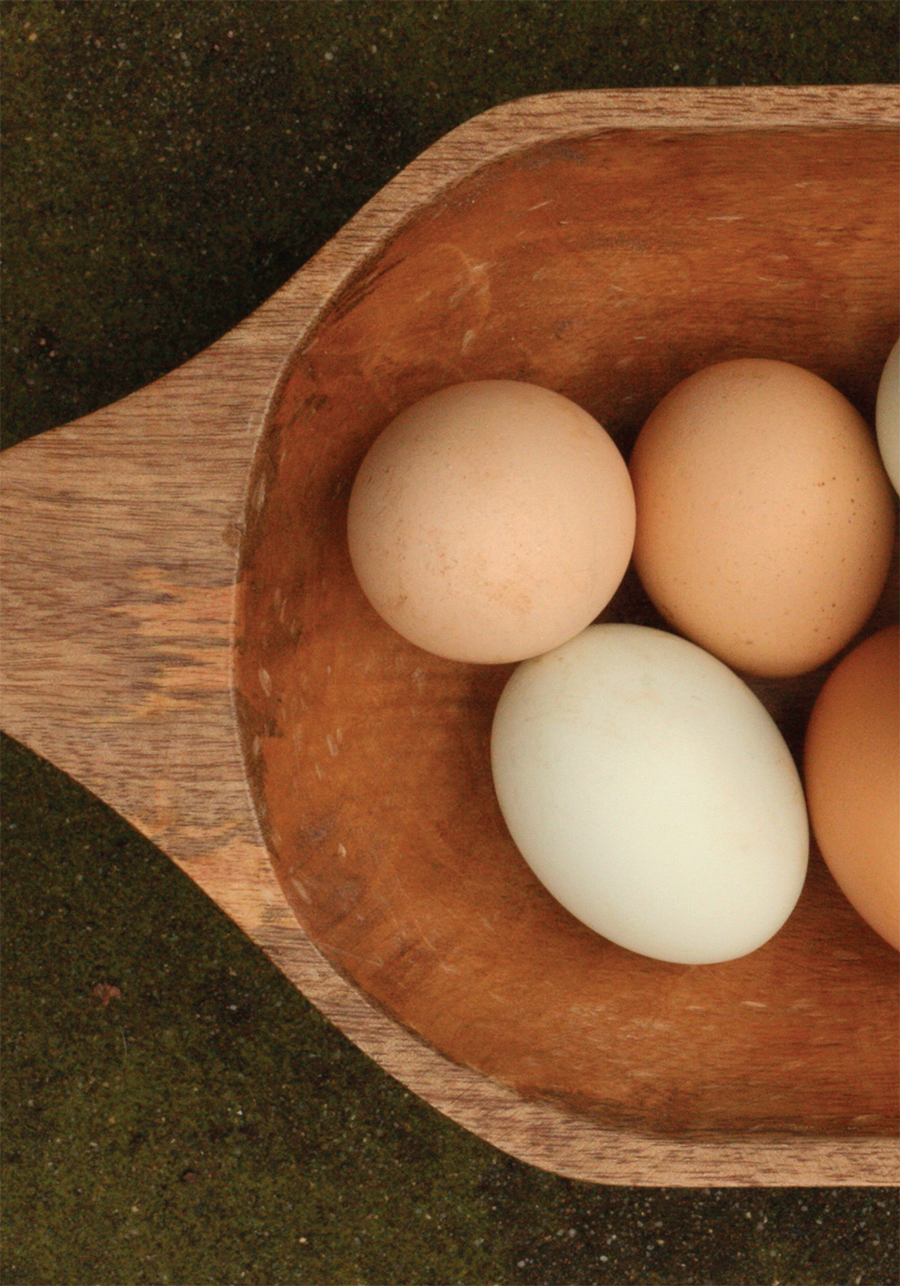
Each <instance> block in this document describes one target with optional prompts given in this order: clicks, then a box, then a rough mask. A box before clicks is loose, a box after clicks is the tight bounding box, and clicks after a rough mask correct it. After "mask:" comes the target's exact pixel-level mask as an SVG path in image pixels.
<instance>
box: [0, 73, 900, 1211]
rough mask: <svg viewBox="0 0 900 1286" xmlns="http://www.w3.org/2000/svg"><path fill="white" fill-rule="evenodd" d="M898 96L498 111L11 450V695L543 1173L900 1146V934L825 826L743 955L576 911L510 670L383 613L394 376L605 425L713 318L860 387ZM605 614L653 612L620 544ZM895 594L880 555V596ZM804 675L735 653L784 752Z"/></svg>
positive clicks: (850, 1160) (377, 1054) (630, 422)
mask: <svg viewBox="0 0 900 1286" xmlns="http://www.w3.org/2000/svg"><path fill="white" fill-rule="evenodd" d="M895 98H896V96H895V92H894V90H893V89H890V88H884V89H882V88H878V87H871V86H866V87H856V88H835V87H832V88H826V89H798V90H770V89H752V90H744V89H741V90H667V91H630V92H603V91H597V92H589V93H584V94H559V95H549V96H545V97H541V98H536V99H527V100H524V101H522V102H518V103H512V104H509V105H507V106H504V107H501V108H497V109H494V110H493V111H490V112H487V113H485V114H484V115H483V116H480V117H477V118H476V119H475V120H473V121H470V122H468V123H467V124H466V125H464V126H462V127H461V128H459V129H458V130H455V131H454V132H453V133H452V134H450V135H448V136H447V137H446V138H445V139H443V140H441V141H440V142H439V143H437V144H435V145H434V146H433V147H432V148H430V149H429V150H428V151H427V152H426V153H424V154H423V156H422V157H420V158H419V159H418V160H417V161H416V162H414V163H413V164H412V165H411V166H409V167H408V168H407V169H406V170H404V171H403V172H402V173H401V174H400V175H399V176H398V177H397V178H396V179H394V180H393V181H392V182H391V183H390V184H388V186H387V187H386V188H385V189H384V190H383V191H382V192H381V193H380V194H379V195H378V196H377V197H376V198H375V199H374V200H373V201H372V202H370V204H369V205H368V206H366V207H365V208H364V210H363V211H362V212H361V213H360V214H359V215H358V216H357V217H356V218H355V219H354V220H352V221H351V222H350V223H349V224H348V225H347V226H346V227H345V228H344V229H343V230H342V232H341V233H339V234H338V236H337V237H336V238H335V239H334V240H333V241H332V242H330V243H329V244H328V245H327V246H326V247H325V248H324V250H323V251H321V252H320V254H319V255H317V256H316V258H315V259H313V260H312V261H311V263H310V264H309V265H307V267H306V268H304V269H303V270H302V271H301V272H300V273H298V274H297V275H296V276H295V277H294V278H293V279H292V280H291V281H290V282H289V283H288V284H287V285H286V286H285V287H284V288H283V289H282V290H281V291H279V292H278V293H277V294H276V295H275V296H274V297H273V298H272V299H271V300H270V301H269V302H268V303H267V304H266V305H264V307H263V308H262V309H260V310H259V311H258V312H257V313H255V314H254V315H253V316H251V317H250V318H248V320H247V321H246V322H244V323H242V325H241V326H239V327H238V328H237V329H236V330H235V331H233V332H231V333H230V334H229V335H228V336H226V337H225V338H224V339H223V340H221V341H219V343H218V344H216V345H214V346H213V347H212V348H211V349H209V350H208V351H207V352H206V353H204V354H201V356H200V357H198V358H196V359H195V360H194V361H193V362H189V363H187V364H186V365H185V366H184V367H182V368H180V369H179V370H178V371H176V372H174V373H173V374H172V375H170V376H167V377H166V378H165V379H163V380H161V381H158V382H157V383H156V384H154V385H151V386H150V387H149V388H148V389H145V390H143V391H142V392H140V393H138V394H135V395H133V396H132V397H131V398H126V399H125V400H124V401H122V402H120V403H118V404H116V405H115V406H113V407H110V408H107V409H106V410H104V411H101V412H98V413H97V414H95V415H93V416H89V417H87V418H86V419H85V420H83V421H80V422H77V423H76V424H75V425H72V426H68V427H66V428H63V429H58V430H55V431H54V432H53V433H50V434H46V435H43V436H42V437H41V438H40V439H36V440H33V441H31V442H27V443H24V444H22V445H21V446H19V447H16V448H14V449H13V450H12V451H10V452H8V453H6V456H5V461H4V489H3V490H4V501H5V503H6V504H7V505H8V506H9V510H8V517H7V524H8V525H7V532H8V538H9V539H12V536H13V533H14V538H15V541H16V548H17V551H18V550H19V549H21V550H22V551H23V553H22V557H21V558H19V556H18V552H17V557H16V566H15V567H7V568H6V570H5V574H4V580H5V591H6V593H7V595H8V607H7V611H6V614H5V621H6V634H7V637H6V640H5V647H4V658H3V660H4V670H5V701H4V723H5V726H6V727H7V728H8V730H9V731H10V732H11V733H12V734H13V735H15V736H17V737H19V738H20V739H21V740H23V741H24V742H26V743H27V744H29V745H32V746H33V747H34V748H35V749H36V750H38V751H39V752H40V753H42V754H44V755H46V756H47V757H48V758H49V759H51V760H53V761H54V762H56V763H57V764H59V765H60V766H61V767H63V768H64V769H66V771H68V772H70V773H72V774H73V775H74V776H76V777H78V778H80V779H81V780H82V781H83V782H85V784H87V785H88V786H90V787H91V788H92V789H94V790H95V791H96V792H97V793H98V794H99V795H101V796H102V797H103V798H105V799H107V800H108V801H109V802H110V803H112V804H113V805H114V806H115V807H117V808H118V809H119V811H120V812H122V813H123V815H124V816H126V817H127V818H128V819H129V820H130V821H132V822H133V823H134V824H135V825H137V826H138V827H139V828H140V829H141V830H143V831H144V832H145V833H146V834H147V835H149V836H150V837H151V838H152V839H153V840H154V841H155V842H157V843H158V844H160V845H161V846H162V847H163V848H164V849H166V850H167V851H168V852H169V853H170V854H171V855H172V856H173V857H174V858H175V860H176V861H177V862H178V863H179V864H180V865H181V866H182V867H183V868H184V869H185V870H186V871H188V873H189V874H190V875H192V877H193V878H194V879H195V880H197V882H198V883H200V884H201V886H202V887H203V888H205V889H206V890H207V891H208V892H209V893H210V895H211V896H212V897H213V898H214V899H215V900H216V902H218V903H219V905H220V906H222V907H224V908H225V909H226V910H227V911H228V912H229V914H231V915H232V916H233V917H234V918H235V919H236V920H237V922H238V923H239V924H240V925H241V926H242V927H243V928H244V929H245V930H246V931H247V932H248V933H249V934H250V936H251V937H252V938H253V939H254V940H255V941H257V942H258V943H260V944H261V945H262V946H263V947H264V949H265V950H266V951H267V952H268V953H269V954H270V955H271V956H272V957H273V959H275V960H276V961H277V962H278V963H279V965H280V966H281V967H282V968H283V969H284V971H285V972H286V973H287V974H288V976H289V977H291V978H292V979H293V980H294V981H295V982H296V983H297V985H298V986H300V987H301V988H302V990H303V991H304V992H305V993H306V994H307V995H308V996H309V997H310V998H311V999H312V1000H313V1001H314V1002H315V1003H316V1004H318V1005H319V1006H320V1007H321V1008H322V1009H323V1010H324V1012H325V1013H327V1014H328V1015H329V1016H330V1017H331V1018H333V1020H334V1021H335V1022H336V1023H337V1024H338V1026H339V1027H341V1028H342V1030H344V1031H345V1032H346V1033H347V1034H348V1035H349V1036H350V1037H351V1038H352V1039H353V1040H354V1041H355V1042H356V1043H357V1044H358V1045H359V1046H360V1047H361V1048H363V1049H364V1050H366V1051H367V1052H369V1053H370V1054H371V1055H372V1056H373V1057H374V1058H375V1059H376V1060H377V1061H378V1062H379V1063H380V1064H381V1065H382V1066H383V1067H385V1068H386V1069H387V1070H388V1071H389V1072H391V1073H392V1074H394V1075H395V1076H397V1077H398V1078H399V1079H400V1080H401V1081H403V1082H404V1083H405V1084H407V1085H408V1086H409V1087H410V1088H412V1089H413V1090H415V1091H416V1092H418V1093H419V1094H421V1095H422V1097H424V1098H425V1099H426V1100H427V1101H429V1102H430V1103H432V1104H433V1105H434V1106H436V1107H438V1108H439V1109H440V1110H442V1111H444V1112H446V1113H447V1114H448V1115H450V1116H451V1117H453V1118H454V1119H455V1120H457V1121H459V1122H460V1123H461V1124H463V1125H465V1126H467V1127H468V1128H470V1129H472V1130H474V1131H475V1132H476V1133H478V1134H479V1135H481V1136H482V1137H483V1138H485V1139H488V1140H490V1141H491V1142H492V1143H494V1144H496V1145H497V1146H499V1147H501V1148H504V1149H506V1150H508V1151H510V1152H512V1153H514V1154H515V1155H517V1156H519V1157H521V1158H523V1159H525V1160H527V1161H530V1162H533V1163H535V1164H537V1165H540V1166H544V1167H547V1168H551V1169H554V1170H557V1171H559V1172H561V1173H564V1174H568V1175H572V1176H575V1177H578V1178H583V1179H589V1180H593V1181H601V1182H615V1183H631V1184H654V1185H667V1184H687V1185H733V1184H738V1185H739V1184H754V1183H761V1184H771V1185H775V1184H829V1185H832V1184H868V1183H877V1184H886V1183H893V1182H896V1180H897V1155H898V1154H897V1145H896V1133H897V1105H898V1093H897V1090H898V1085H897V1070H898V1069H897V1065H898V1058H897V1050H898V1039H897V1038H898V1031H897V982H898V975H897V955H896V953H895V952H893V951H892V950H891V949H890V948H889V947H887V946H886V944H884V943H883V942H882V941H881V940H880V939H879V938H877V937H876V935H875V934H874V933H872V932H871V931H870V930H869V929H868V928H867V926H866V925H865V924H864V923H863V922H862V921H861V920H860V919H859V917H858V916H857V915H856V913H855V912H854V911H853V910H852V908H851V907H850V906H849V904H848V903H846V901H845V900H844V899H843V897H842V895H841V894H840V893H839V892H838V890H837V888H836V886H835V885H834V882H833V881H832V879H831V877H830V876H829V874H828V872H827V870H826V869H825V867H824V865H823V863H822V861H821V859H820V858H819V857H818V856H817V855H816V854H814V855H813V861H812V863H811V868H810V874H809V879H808V882H807V886H806V889H805V891H804V894H803V896H802V898H801V902H800V905H799V906H798V909H797V911H796V912H795V914H794V915H793V916H792V918H791V920H790V921H789V922H788V924H787V926H786V927H785V928H784V929H783V930H782V932H781V933H780V934H778V935H777V936H776V938H774V939H773V940H772V941H771V942H770V943H768V944H767V945H766V946H764V947H763V948H761V949H760V950H758V951H756V952H754V953H753V954H752V955H751V956H748V957H746V958H744V959H742V960H737V961H733V962H731V963H728V964H722V965H715V966H703V967H691V966H680V965H669V964H663V963H660V962H657V961H652V960H647V959H644V958H642V957H639V956H637V955H634V954H632V953H630V952H627V951H625V950H622V949H620V948H618V947H615V946H613V945H611V944H610V943H608V942H606V941H605V940H604V939H602V938H600V937H598V936H597V935H595V934H593V933H591V932H590V931H589V930H588V929H586V928H585V927H584V926H582V925H581V924H579V923H578V922H577V921H576V920H574V919H573V918H572V917H571V916H570V915H568V913H566V912H565V911H563V910H562V909H561V908H560V907H559V906H558V905H557V904H556V903H555V902H554V901H553V900H552V899H551V898H550V897H549V895H548V894H547V893H546V892H545V891H544V890H543V889H542V888H541V886H540V885H539V884H538V883H537V882H536V880H535V879H534V877H533V876H532V875H531V873H530V871H529V870H528V868H527V867H526V866H525V864H524V862H523V861H522V859H521V858H520V857H519V855H518V853H517V852H516V850H515V848H514V846H513V845H512V842H511V840H510V838H509V836H508V834H507V832H506V830H505V827H504V825H503V822H502V819H501V817H500V814H499V811H498V808H497V805H496V802H495V799H494V795H493V790H492V785H491V777H490V767H489V759H488V738H489V732H490V724H491V718H492V714H493V708H494V705H495V702H496V699H497V697H498V696H499V693H500V691H501V689H502V687H503V684H504V683H505V681H506V679H507V677H508V675H509V673H510V672H511V669H512V667H510V666H468V665H460V664H457V663H454V662H449V661H443V660H440V659H439V658H436V657H433V656H430V655H428V654H426V653H424V652H422V651H420V650H419V649H417V648H415V647H413V646H412V645H411V644H407V643H406V642H405V641H404V640H402V639H401V638H399V637H398V636H397V635H395V634H394V633H393V632H392V631H391V630H390V629H389V628H388V627H387V626H386V625H385V624H384V623H383V622H382V621H381V620H380V619H379V618H378V617H377V616H376V615H375V613H374V612H373V611H372V609H371V608H370V607H369V605H368V603H367V602H366V600H365V599H364V597H363V595H362V593H361V591H360V590H359V588H358V586H357V584H356V582H355V580H354V578H353V575H352V571H351V568H350V563H349V557H348V554H347V549H346V540H345V530H344V529H345V520H346V504H347V497H348V492H349V488H350V485H351V483H352V481H353V478H354V475H355V472H356V469H357V467H358V465H359V462H360V460H361V459H362V456H363V455H364V453H365V451H366V450H367V448H368V446H369V445H370V443H371V442H372V441H373V439H374V438H375V436H376V435H377V434H378V433H379V432H380V430H381V429H382V428H383V427H384V425H385V424H386V423H387V422H388V421H389V420H390V419H391V418H392V417H393V416H394V415H395V414H396V413H397V412H398V411H399V410H400V409H401V408H402V407H404V406H407V405H409V404H410V403H411V402H413V401H415V400H416V399H418V398H419V397H422V396H424V395H425V394H427V393H429V392H432V391H434V390H436V389H438V388H441V387H443V386H445V385H448V384H452V383H456V382H458V381H461V380H469V379H481V378H489V377H496V378H512V379H522V380H530V381H532V382H534V383H538V384H542V385H545V386H547V387H549V388H554V389H557V390H559V391H560V392H562V393H564V394H566V395H567V396H568V397H571V398H573V399H574V400H575V401H576V402H578V403H580V404H581V405H582V406H584V407H585V408H586V409H587V410H589V411H590V412H591V413H592V414H593V415H595V416H596V417H597V418H598V419H599V420H600V421H601V422H602V423H603V424H604V425H605V426H606V427H607V428H608V429H609V431H610V432H611V433H612V434H613V436H614V437H615V438H616V440H617V441H618V442H619V444H620V446H621V447H622V450H623V451H624V452H626V454H627V452H628V450H629V448H630V445H631V443H632V442H633V440H634V437H635V435H636V433H637V430H638V429H639V427H640V425H641V423H642V421H643V419H644V418H645V417H646V415H647V413H648V412H649V410H650V409H651V408H652V407H653V405H654V404H655V403H656V402H657V401H658V400H659V399H660V397H662V395H663V394H664V393H665V392H666V391H667V390H668V389H669V388H671V387H672V386H673V385H674V384H675V383H677V382H678V381H679V380H680V379H682V378H683V377H684V376H685V375H687V374H688V373H690V372H691V371H693V370H696V369H698V368H699V367H702V366H705V365H708V364H710V363H712V362H716V361H721V360H724V359H726V358H731V357H739V356H763V357H774V358H780V359H782V360H786V361H790V362H795V363H797V364H799V365H801V366H805V367H808V368H809V369H811V370H814V371H816V372H817V373H818V374H820V375H822V376H823V377H824V378H826V379H828V380H829V381H830V382H832V383H833V384H835V385H836V386H837V387H839V388H840V389H841V390H842V391H843V392H845V393H846V394H847V396H848V397H850V399H851V400H852V401H854V403H855V404H856V405H857V406H858V408H859V409H860V410H861V411H862V412H863V414H864V415H866V416H868V417H869V418H871V415H872V410H873V406H874V397H875V390H876V388H877V383H878V378H879V375H880V371H881V367H882V364H883V362H884V358H885V356H886V354H887V352H888V350H889V349H890V347H891V344H892V343H893V341H894V339H895V338H896V334H897V329H898V291H897V282H898V261H897V256H898V236H897V231H898V230H897V209H898V200H897V197H898V176H897V148H896V137H895V123H896V122H895V116H896V112H895V107H896V102H895ZM604 618H605V619H616V620H635V621H639V622H642V623H647V624H657V623H659V622H658V618H657V617H656V615H655V613H654V611H653V609H652V607H651V606H650V604H649V603H648V602H647V600H646V598H645V596H644V595H643V592H642V590H641V588H640V585H639V584H638V583H637V581H636V579H635V578H634V577H633V575H631V574H629V576H628V577H626V581H625V582H624V584H623V586H622V588H621V590H620V591H619V594H618V595H617V596H616V599H615V600H614V601H613V603H612V605H611V606H610V608H609V609H608V611H607V613H605V614H604ZM890 619H896V589H895V587H894V586H893V583H892V587H891V588H890V589H889V590H888V591H887V593H886V595H885V597H884V599H883V602H882V605H881V607H880V609H879V611H878V613H876V616H875V617H874V618H873V621H872V622H871V623H870V627H869V628H875V626H876V625H880V624H882V623H885V622H886V621H888V620H890ZM826 673H827V667H826V668H823V670H822V671H819V672H817V673H816V674H814V675H810V676H805V677H804V678H802V679H799V680H793V681H782V682H770V683H766V684H762V683H760V684H756V685H755V686H756V688H757V690H758V691H759V692H760V694H761V695H762V696H763V698H764V700H766V702H767V704H768V705H769V708H770V709H771V710H772V711H773V713H774V714H775V716H776V718H777V719H778V721H779V722H780V724H781V726H782V728H783V729H784V731H785V734H786V736H787V737H788V739H789V742H790V743H791V744H792V746H793V748H794V749H795V750H796V749H798V748H799V745H800V743H801V741H802V732H803V727H804V726H805V719H806V716H807V714H808V711H809V709H810V707H811V703H812V700H813V699H814V697H815V694H816V692H817V691H818V688H819V687H820V686H821V683H822V681H823V679H824V676H825V674H826ZM248 784H249V787H250V794H249V795H248V791H247V786H248ZM251 797H252V801H253V806H252V807H251V804H250V798H251ZM261 837H262V838H264V840H265V844H263V842H262V838H261Z"/></svg>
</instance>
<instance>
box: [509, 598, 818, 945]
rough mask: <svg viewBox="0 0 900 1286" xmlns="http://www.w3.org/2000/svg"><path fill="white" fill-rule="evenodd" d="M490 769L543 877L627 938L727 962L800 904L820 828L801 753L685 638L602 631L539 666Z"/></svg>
mask: <svg viewBox="0 0 900 1286" xmlns="http://www.w3.org/2000/svg"><path fill="white" fill-rule="evenodd" d="M491 763H492V771H493V777H494V786H495V789H496V793H497V798H498V800H499V803H500V809H501V812H502V813H503V816H504V819H505V820H506V824H507V826H508V828H509V831H510V834H511V835H512V838H513V840H514V842H515V844H516V845H517V847H518V849H519V851H520V852H521V853H522V855H523V857H524V858H525V860H526V861H527V862H528V864H529V866H530V867H531V868H532V870H533V871H534V873H535V875H536V876H537V877H538V879H539V880H540V881H541V882H542V883H543V884H544V885H545V886H546V888H547V889H548V890H549V892H550V893H551V894H553V896H554V897H555V898H556V899H557V900H558V901H559V902H561V903H562V905H563V906H564V907H566V908H567V909H568V910H569V911H570V912H571V913H572V914H573V915H575V916H577V918H578V919H579V920H582V921H583V922H584V923H585V924H587V925H589V926H590V928H592V929H594V930H595V931H596V932H597V933H600V934H602V935H603V936H604V937H606V938H609V939H610V940H611V941H613V942H615V943H618V945H619V946H622V947H626V948H629V949H630V950H632V951H636V952H640V953H641V954H642V955H646V956H650V957H653V958H656V959H660V960H666V961H671V962H675V963H680V964H710V963H714V962H717V961H723V960H730V959H734V958H736V957H739V956H743V955H746V954H747V953H749V952H751V951H754V950H756V949H757V948H758V947H760V946H762V944H763V943H764V942H766V941H767V940H768V939H769V938H770V937H772V935H773V934H774V933H776V932H777V931H778V930H779V929H780V928H781V926H782V925H783V924H784V922H785V920H786V919H787V918H788V916H789V915H790V913H791V911H792V910H793V908H794V906H795V904H796V902H797V899H798V897H799V895H800V891H801V888H802V886H803V881H804V878H805V875H806V867H807V856H808V851H809V831H808V825H807V816H806V806H805V803H804V799H803V791H802V787H801V783H800V778H799V774H798V772H797V769H796V766H795V764H794V761H793V759H792V757H791V755H790V752H789V750H788V748H787V746H786V744H785V742H784V739H783V738H782V736H781V733H780V732H779V731H778V728H777V727H776V726H775V723H774V722H773V720H772V718H771V716H770V715H769V714H768V712H767V711H766V709H765V708H764V706H763V705H762V704H761V702H760V701H759V700H758V698H757V697H756V696H755V695H754V694H753V693H752V692H751V691H750V689H749V688H748V687H747V685H746V684H745V683H744V682H743V680H742V679H740V678H738V676H737V675H736V674H734V673H733V671H731V670H730V669H729V668H728V667H727V666H725V665H724V664H723V663H722V662H720V661H718V660H716V659H715V657H713V656H711V655H710V654H709V653H708V652H704V651H703V650H702V649H701V648H698V647H696V646H695V645H694V644H692V643H689V642H688V641H687V640H686V639H682V638H679V637H678V636H676V635H674V634H669V633H667V632H665V631H662V630H656V629H649V628H647V627H644V626H639V625H612V624H611V625H594V626H591V627H589V628H588V629H587V630H585V631H584V632H583V633H582V634H580V635H578V637H577V638H574V639H572V640H570V641H569V642H568V643H566V644H564V645H563V646H562V647H560V648H557V649H556V650H554V651H553V652H550V653H548V654H547V655H545V656H541V657H537V658H536V659H534V660H531V661H526V662H525V663H524V664H522V665H520V666H519V667H518V668H517V669H516V670H515V671H514V673H513V675H512V676H511V678H510V680H509V682H508V683H507V685H506V687H505V689H504V691H503V693H502V695H501V698H500V701H499V703H498V705H497V710H496V713H495V716H494V723H493V728H492V734H491Z"/></svg>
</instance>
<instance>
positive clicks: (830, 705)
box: [803, 625, 900, 948]
mask: <svg viewBox="0 0 900 1286" xmlns="http://www.w3.org/2000/svg"><path fill="white" fill-rule="evenodd" d="M803 772H804V778H805V783H806V799H807V804H808V806H809V814H810V821H811V823H812V828H813V833H814V835H815V837H816V841H817V843H818V845H819V848H820V849H821V851H822V856H823V857H824V858H825V861H826V862H827V864H828V868H829V870H830V871H831V873H832V875H833V876H834V878H835V879H836V880H837V882H838V884H839V885H840V887H841V888H842V889H843V891H844V893H845V894H846V896H847V897H848V899H849V900H850V902H852V904H853V905H854V906H855V907H856V909H857V911H858V912H859V913H860V915H861V916H862V917H863V919H864V920H866V921H867V922H868V924H870V925H871V926H872V928H873V929H874V930H875V931H876V932H877V933H880V934H881V936H882V937H883V938H885V939H886V941H888V942H890V944H891V945H892V946H894V947H898V948H900V628H898V627H897V626H896V625H894V626H891V627H890V628H889V629H886V630H880V631H879V632H878V633H877V634H873V635H872V636H871V637H870V638H868V639H866V640H865V641H864V642H863V643H860V644H859V646H858V647H855V648H854V649H853V651H852V652H849V653H848V654H847V655H846V656H845V657H844V658H843V660H842V661H841V662H840V664H839V665H838V666H837V667H836V668H835V669H834V670H833V671H832V673H831V675H830V676H829V678H828V680H827V682H826V683H825V686H824V687H823V688H822V691H821V692H820V693H819V696H818V698H817V700H816V704H815V706H814V707H813V712H812V716H811V717H810V721H809V727H808V728H807V732H806V746H805V750H804V765H803Z"/></svg>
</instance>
